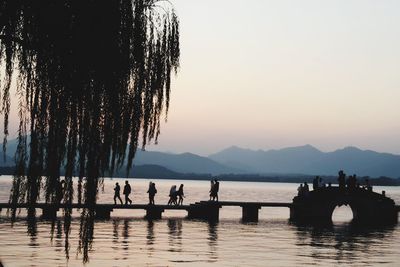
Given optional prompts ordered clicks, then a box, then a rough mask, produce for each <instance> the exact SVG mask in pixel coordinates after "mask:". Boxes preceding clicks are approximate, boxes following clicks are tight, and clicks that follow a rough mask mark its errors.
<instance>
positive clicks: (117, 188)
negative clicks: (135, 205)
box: [114, 183, 122, 205]
mask: <svg viewBox="0 0 400 267" xmlns="http://www.w3.org/2000/svg"><path fill="white" fill-rule="evenodd" d="M120 192H121V187H120V186H119V184H118V183H115V188H114V205H117V199H119V201H120V202H121V205H122V199H121V196H120Z"/></svg>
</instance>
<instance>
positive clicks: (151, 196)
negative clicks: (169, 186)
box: [147, 182, 157, 205]
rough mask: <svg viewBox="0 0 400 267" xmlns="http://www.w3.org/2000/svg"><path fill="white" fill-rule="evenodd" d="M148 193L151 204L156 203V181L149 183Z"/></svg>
mask: <svg viewBox="0 0 400 267" xmlns="http://www.w3.org/2000/svg"><path fill="white" fill-rule="evenodd" d="M147 193H149V205H154V197H155V195H156V194H157V189H156V184H155V183H153V182H150V183H149V190H147Z"/></svg>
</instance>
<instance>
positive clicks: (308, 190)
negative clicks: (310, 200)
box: [303, 182, 310, 197]
mask: <svg viewBox="0 0 400 267" xmlns="http://www.w3.org/2000/svg"><path fill="white" fill-rule="evenodd" d="M303 191H304V196H306V197H307V196H308V193H309V192H310V188H309V187H308V184H307V182H304V186H303Z"/></svg>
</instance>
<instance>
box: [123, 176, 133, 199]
mask: <svg viewBox="0 0 400 267" xmlns="http://www.w3.org/2000/svg"><path fill="white" fill-rule="evenodd" d="M131 191H132V189H131V185H130V184H129V183H128V181H125V186H124V192H123V194H124V195H125V205H128V202H129V204H132V200H131V199H130V198H129V195H130V194H131Z"/></svg>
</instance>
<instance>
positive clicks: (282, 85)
mask: <svg viewBox="0 0 400 267" xmlns="http://www.w3.org/2000/svg"><path fill="white" fill-rule="evenodd" d="M170 2H171V3H172V4H173V6H174V8H175V10H176V12H177V14H178V17H179V19H180V37H181V67H180V69H179V72H178V74H177V75H176V76H175V77H174V79H173V83H172V89H171V101H170V110H169V113H168V120H167V122H166V123H163V124H162V127H161V135H160V137H159V140H158V144H157V145H148V146H147V150H158V151H168V152H175V153H181V152H192V153H196V154H199V155H209V154H211V153H215V152H217V151H219V150H222V149H224V148H227V147H229V146H232V145H236V146H239V147H243V148H250V149H263V150H267V149H277V148H283V147H289V146H300V145H305V144H311V145H313V146H315V147H317V148H318V149H320V150H322V151H333V150H336V149H340V148H343V147H346V146H357V147H359V148H361V149H371V150H375V151H379V152H389V153H394V154H400V142H399V139H400V105H399V100H400V75H399V74H400V73H399V72H400V27H399V25H400V1H397V0H393V1H389V0H374V1H370V0H325V1H320V0H302V1H298V0H292V1H289V0H279V1H278V0H275V1H271V0H240V1H239V0H236V1H235V0H217V1H216V0H201V1H198V0H170ZM16 125H18V122H17V121H11V138H12V136H13V135H14V136H15V135H16V130H14V131H13V129H16Z"/></svg>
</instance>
